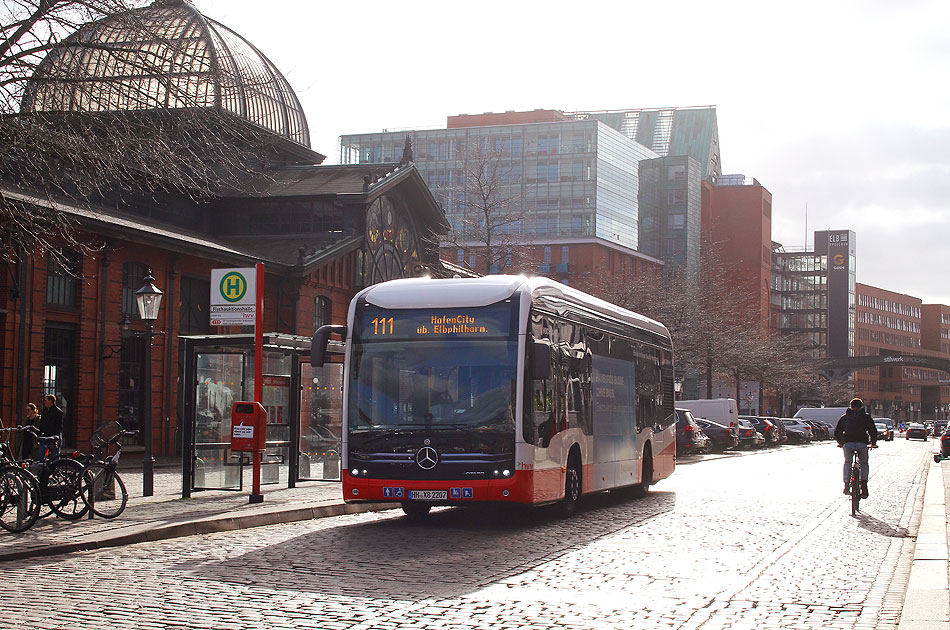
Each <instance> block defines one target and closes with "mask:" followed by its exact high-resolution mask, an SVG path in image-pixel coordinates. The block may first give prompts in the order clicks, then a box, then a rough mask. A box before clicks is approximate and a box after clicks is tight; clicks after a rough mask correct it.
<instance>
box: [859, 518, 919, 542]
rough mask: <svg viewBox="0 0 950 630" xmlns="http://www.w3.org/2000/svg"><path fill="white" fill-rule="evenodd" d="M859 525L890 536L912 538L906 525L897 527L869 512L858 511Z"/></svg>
mask: <svg viewBox="0 0 950 630" xmlns="http://www.w3.org/2000/svg"><path fill="white" fill-rule="evenodd" d="M856 518H857V519H858V527H860V528H861V529H866V530H868V531H869V532H873V533H875V534H880V535H882V536H887V537H888V538H910V534H908V533H907V528H906V527H895V526H894V525H891V524H889V523H885V522H884V521H882V520H880V519H878V518H874V517H873V516H870V515H869V514H862V513H858V515H857V517H856Z"/></svg>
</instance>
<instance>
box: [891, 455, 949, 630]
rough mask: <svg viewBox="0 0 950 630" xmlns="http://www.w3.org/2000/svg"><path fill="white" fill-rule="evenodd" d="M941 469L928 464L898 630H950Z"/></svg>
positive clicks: (945, 528)
mask: <svg viewBox="0 0 950 630" xmlns="http://www.w3.org/2000/svg"><path fill="white" fill-rule="evenodd" d="M944 493H945V490H944V479H943V469H942V468H941V466H940V464H935V463H933V462H930V464H929V466H928V469H927V480H926V486H925V488H924V501H923V510H922V513H921V521H920V526H919V528H918V531H917V540H916V543H915V545H914V558H913V561H912V563H911V569H910V577H909V578H908V583H907V591H906V592H905V593H904V605H903V607H902V610H901V616H900V625H899V626H898V629H899V630H918V629H919V630H924V629H927V630H944V629H947V630H950V572H948V559H950V556H948V544H947V511H946V499H945V494H944Z"/></svg>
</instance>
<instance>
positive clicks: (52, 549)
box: [0, 503, 399, 563]
mask: <svg viewBox="0 0 950 630" xmlns="http://www.w3.org/2000/svg"><path fill="white" fill-rule="evenodd" d="M398 507H399V504H398V503H353V504H351V503H331V504H329V505H313V506H310V507H300V508H290V509H285V510H281V509H277V510H273V511H268V512H263V513H257V514H245V515H242V516H223V517H220V518H212V519H207V520H197V521H185V522H182V523H174V524H171V525H163V526H159V527H149V526H148V525H143V526H142V529H141V530H139V531H137V532H134V533H131V534H120V535H116V536H111V537H109V536H108V535H105V537H103V538H100V539H93V540H87V541H80V542H69V543H58V544H54V545H49V546H46V547H38V548H33V549H27V550H23V551H7V552H0V563H2V562H10V561H13V560H24V559H27V558H39V557H46V556H55V555H60V554H64V553H75V552H77V551H94V550H96V549H107V548H109V547H121V546H124V545H134V544H136V543H143V542H156V541H159V540H169V539H171V538H184V537H186V536H194V535H196V534H214V533H217V532H227V531H234V530H238V529H250V528H252V527H263V526H265V525H278V524H281V523H293V522H297V521H309V520H315V519H320V518H328V517H331V516H342V515H344V514H362V513H364V512H382V511H385V510H393V509H396V508H398Z"/></svg>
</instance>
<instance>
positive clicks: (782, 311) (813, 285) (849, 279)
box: [771, 230, 857, 358]
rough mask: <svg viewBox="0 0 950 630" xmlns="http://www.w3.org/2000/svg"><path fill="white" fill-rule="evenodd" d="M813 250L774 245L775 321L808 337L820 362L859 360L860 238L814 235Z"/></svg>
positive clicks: (825, 233) (842, 234)
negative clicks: (856, 354)
mask: <svg viewBox="0 0 950 630" xmlns="http://www.w3.org/2000/svg"><path fill="white" fill-rule="evenodd" d="M814 244H815V245H814V248H813V249H812V250H811V251H786V249H785V248H784V247H783V246H782V245H781V244H779V243H773V246H772V299H771V305H772V321H773V322H775V323H776V324H777V329H778V330H781V331H782V332H787V333H796V334H799V335H804V336H805V338H807V339H808V340H809V345H810V346H811V348H812V350H813V352H814V354H815V357H816V358H820V357H849V356H854V345H855V301H856V298H855V285H856V272H857V270H856V266H857V264H856V260H857V257H856V237H855V233H854V232H853V231H851V230H821V231H816V232H815V233H814Z"/></svg>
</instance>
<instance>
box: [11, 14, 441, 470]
mask: <svg viewBox="0 0 950 630" xmlns="http://www.w3.org/2000/svg"><path fill="white" fill-rule="evenodd" d="M135 11H136V13H135V17H136V18H137V20H138V21H130V20H129V19H127V17H128V16H127V15H126V16H122V19H119V18H116V19H115V21H113V20H112V19H110V18H106V19H105V20H102V21H100V22H98V23H94V24H92V25H89V28H87V29H83V30H82V31H81V36H80V35H79V34H77V35H74V36H71V38H70V39H67V40H66V46H64V47H63V48H62V49H58V50H60V52H59V53H56V52H54V53H52V54H51V55H50V57H49V58H47V60H46V61H44V62H43V63H44V64H45V65H44V66H42V67H43V68H45V70H44V72H45V73H46V74H45V76H46V77H47V80H45V81H43V82H41V83H37V84H36V85H32V86H30V89H29V90H28V98H27V99H25V100H24V103H23V105H22V108H21V113H20V115H21V116H31V115H34V116H36V115H40V114H43V115H48V114H49V113H50V112H52V113H64V114H68V115H70V116H87V115H90V112H89V110H88V109H84V107H88V106H89V103H90V102H92V103H96V101H95V100H92V101H90V99H88V98H87V99H78V98H72V96H71V94H72V93H73V92H72V91H73V90H81V91H83V93H84V94H92V95H95V94H97V93H99V92H106V93H108V94H110V95H111V96H110V98H111V99H112V100H111V101H109V103H110V106H114V107H115V108H116V109H117V111H114V112H111V113H110V115H113V116H116V117H121V116H123V115H125V114H126V113H131V112H125V111H124V110H122V107H123V106H124V105H126V106H128V107H130V108H132V107H138V109H142V107H141V105H142V104H143V102H144V103H145V104H146V105H150V106H151V109H150V108H149V107H145V108H144V109H145V111H137V112H136V116H138V117H139V119H140V120H147V117H148V116H152V115H155V116H157V115H162V116H165V117H174V116H176V115H177V112H176V110H175V108H174V106H170V105H169V104H168V102H167V100H162V98H163V97H162V96H161V94H158V93H155V94H150V93H149V92H148V91H147V90H148V89H150V86H156V89H158V87H162V89H164V88H165V87H167V86H164V85H163V84H161V82H159V81H152V82H149V81H148V78H147V77H146V78H145V79H144V80H142V83H141V84H137V88H135V86H133V84H135V82H137V81H139V80H140V79H142V78H141V77H138V75H135V76H132V75H130V76H127V77H126V76H121V77H116V76H112V75H109V76H106V75H104V74H97V73H108V72H121V71H122V69H123V68H133V67H136V68H137V66H135V65H134V64H129V65H126V66H123V64H115V63H112V64H109V63H104V62H102V60H101V59H98V58H97V55H121V54H129V55H132V56H135V55H136V54H138V51H139V48H140V47H143V46H144V47H149V50H150V51H151V52H150V54H151V55H154V56H156V57H161V58H163V59H164V61H163V63H166V62H167V64H171V67H175V68H176V70H178V72H173V73H170V75H169V76H170V77H171V78H170V79H168V80H170V81H180V83H179V84H177V85H176V86H175V87H176V89H178V90H180V93H182V94H189V92H188V90H195V93H193V94H190V96H191V99H190V100H189V101H188V102H189V103H190V104H194V103H198V104H199V107H198V108H197V109H198V111H199V112H203V111H207V113H208V117H209V119H210V120H217V119H220V117H222V116H223V117H224V118H226V119H227V121H228V123H229V124H231V125H235V126H236V127H237V128H238V129H246V130H248V131H252V132H254V133H256V134H258V136H261V135H263V136H265V139H267V140H268V142H269V144H270V145H271V146H273V147H274V151H273V152H272V153H271V154H268V155H267V156H266V160H267V162H266V178H264V179H263V181H261V182H258V184H257V185H255V186H253V187H250V186H249V187H248V189H247V190H243V191H239V190H233V191H231V192H222V193H221V194H219V195H217V196H215V197H213V198H207V197H202V198H200V201H196V200H195V199H196V198H197V197H196V196H194V197H193V196H189V195H187V194H174V193H171V192H169V193H167V194H144V193H140V191H138V190H120V191H115V192H114V193H113V194H111V195H104V196H103V197H102V198H101V199H98V200H95V201H90V200H89V199H88V198H82V199H79V198H73V197H69V196H65V195H63V196H60V197H57V196H50V195H48V194H46V193H42V194H41V193H39V192H37V188H36V187H33V186H31V183H30V182H28V181H26V182H25V181H22V178H18V177H17V173H15V172H3V173H0V177H2V179H0V186H2V195H3V199H4V201H5V202H7V203H17V204H19V206H20V207H22V208H36V209H39V208H42V207H44V206H45V207H51V206H55V208H56V209H58V210H59V211H61V212H63V213H64V214H65V215H67V216H69V217H71V219H72V220H73V221H75V224H76V226H77V230H78V233H77V241H78V242H80V243H86V244H88V245H89V248H88V249H83V248H75V247H74V248H70V246H69V245H68V244H67V243H66V242H65V241H64V242H63V243H62V244H61V245H62V246H60V247H57V248H56V252H55V254H56V255H55V256H54V255H49V253H47V252H37V253H36V254H34V255H31V254H24V253H20V254H18V255H17V254H16V253H15V252H11V253H12V254H13V256H12V258H13V260H12V262H11V263H10V264H9V265H8V266H7V267H8V268H7V272H5V273H4V274H2V276H0V418H2V419H3V421H4V423H5V424H6V423H14V422H16V421H18V420H19V419H20V418H22V416H23V414H22V410H23V407H24V405H25V403H27V402H37V403H38V402H39V401H40V399H41V396H42V395H43V394H47V393H50V394H54V395H56V396H57V398H58V399H59V402H60V405H61V406H62V407H63V408H64V410H65V412H66V414H65V430H64V433H65V435H64V438H65V441H66V443H67V444H68V445H78V446H80V447H82V446H84V445H85V444H86V440H87V439H88V437H89V435H90V433H91V432H92V431H93V430H94V428H95V427H96V426H97V425H98V424H99V423H100V422H102V421H104V420H109V419H113V418H117V419H119V420H121V421H122V422H123V423H124V425H125V426H126V428H130V429H135V428H141V421H142V417H143V410H144V409H145V407H146V405H147V406H148V408H149V409H151V417H152V418H153V422H152V428H153V431H152V435H151V436H140V443H144V440H145V439H149V440H151V444H152V447H153V449H152V450H153V452H154V453H155V454H156V455H167V454H170V453H173V452H174V451H175V449H176V444H177V443H178V433H179V429H180V428H181V425H182V423H183V422H192V421H194V419H193V418H183V417H182V416H181V413H182V412H181V404H180V403H181V401H180V397H181V395H182V391H183V390H182V389H181V383H180V375H181V370H182V365H181V361H182V358H181V357H180V356H179V349H180V347H181V340H180V337H181V336H182V335H208V334H215V333H240V332H245V330H244V329H241V328H240V327H213V326H211V324H210V318H209V302H210V293H211V291H210V289H211V287H210V279H209V277H210V273H211V270H212V269H214V268H227V267H250V266H253V265H254V264H255V263H258V262H262V263H263V264H264V268H265V280H264V285H265V288H264V304H265V306H264V329H265V331H267V332H279V333H285V334H288V335H302V336H309V335H311V334H312V332H313V330H314V327H315V326H318V325H321V324H323V323H330V322H334V323H341V322H343V321H344V320H345V314H346V307H347V304H348V302H349V300H350V298H351V296H352V295H353V293H354V292H355V291H356V290H358V289H360V288H362V287H363V286H367V285H369V284H373V283H376V282H380V281H384V280H388V279H391V278H398V277H404V276H408V275H420V274H423V273H429V274H434V275H439V274H442V273H445V271H444V269H443V267H442V265H441V263H440V261H439V253H438V244H437V240H438V235H440V234H443V233H444V232H445V231H446V229H447V227H448V226H447V223H446V221H445V216H444V214H443V212H442V210H441V208H440V207H439V206H438V204H437V203H436V201H435V199H434V198H433V196H432V194H431V193H430V192H429V189H428V188H427V187H426V185H425V182H424V181H423V179H422V177H421V176H420V174H419V171H418V170H417V169H416V167H415V166H414V165H413V164H412V162H411V149H409V147H407V149H409V150H407V152H406V155H405V159H404V160H402V161H401V162H400V163H391V164H377V165H370V166H320V163H321V162H322V161H323V156H322V155H321V154H319V153H317V152H316V151H313V150H312V149H310V147H309V136H308V133H307V122H306V117H305V116H304V114H303V111H302V109H301V108H300V103H299V101H298V100H297V98H296V95H295V94H294V93H293V91H292V90H291V89H290V87H289V85H288V84H287V82H286V80H285V79H284V77H283V76H282V75H280V73H279V72H278V71H277V70H276V68H274V66H273V64H271V63H270V62H269V61H268V60H267V59H266V58H265V57H264V56H263V55H262V54H261V53H260V52H259V51H258V50H257V49H256V48H254V47H253V46H252V45H250V44H249V43H248V42H247V41H246V40H244V39H243V38H241V37H240V36H239V35H237V34H236V33H234V32H233V31H230V30H229V29H227V27H225V26H223V25H221V24H219V23H217V22H215V21H214V20H212V19H210V18H207V17H206V16H203V15H201V14H199V13H198V12H197V10H196V9H195V8H194V7H193V6H192V5H191V4H190V3H185V2H170V1H160V2H156V3H154V4H153V5H149V6H147V7H143V8H141V9H137V10H135ZM131 23H134V24H139V25H140V28H139V29H129V28H128V25H129V24H131ZM154 32H161V33H165V34H167V35H168V38H169V40H168V41H167V42H165V43H164V45H165V46H167V48H163V43H162V42H157V43H156V42H155V41H154V38H152V37H151V36H149V33H154ZM83 38H84V39H83ZM183 40H187V46H186V45H185V44H184V43H182V41H183ZM72 48H76V49H79V50H82V51H83V52H84V53H85V54H84V55H74V54H73V53H74V52H75V51H74V50H72ZM183 50H187V51H191V53H194V54H191V53H189V54H188V55H186V56H184V57H183V56H182V55H183V53H182V51H183ZM195 51H197V52H195ZM57 55H59V56H57ZM63 55H65V57H63ZM64 58H65V59H66V60H65V61H64ZM79 58H82V59H85V60H86V65H85V67H79V64H72V65H70V64H71V62H70V61H69V60H70V59H79ZM208 59H213V60H214V63H210V64H209V63H208V62H207V60H208ZM189 63H191V64H194V65H188V64H189ZM176 64H177V65H176ZM70 72H74V73H75V74H74V75H71V74H69V73H70ZM137 72H138V70H137ZM221 73H229V74H227V76H223V75H222V74H221ZM262 76H264V77H270V78H271V79H270V80H271V81H272V83H266V84H262V83H261V79H260V77H262ZM49 77H59V79H58V80H51V79H49ZM235 84H240V85H241V86H242V89H240V90H234V89H233V87H234V85H235ZM116 85H122V86H127V87H129V89H133V88H135V89H137V90H138V91H137V92H136V94H135V99H134V100H135V104H134V105H133V104H129V103H126V102H125V100H124V98H125V97H124V96H123V94H122V93H117V92H116V91H115V86H116ZM77 86H79V87H77ZM222 86H224V87H222ZM225 88H227V89H225ZM110 90H111V91H110ZM149 98H153V99H154V102H152V101H149V100H148V99H149ZM202 99H205V100H206V102H204V103H203V105H202ZM127 100H129V101H131V100H133V99H132V98H131V97H130V98H129V99H127ZM99 104H101V102H100V103H99ZM194 113H195V109H194V108H189V111H188V115H194ZM199 115H200V113H199ZM215 117H218V118H215ZM166 119H167V118H166ZM214 149H215V150H216V151H217V152H218V153H219V154H221V155H226V154H227V153H228V152H235V151H241V150H243V149H244V147H242V146H241V145H239V144H235V145H228V146H220V147H214ZM261 159H262V160H263V159H264V158H263V157H262V158H261ZM250 177H251V175H250V174H248V178H250ZM251 190H253V192H250V191H251ZM148 270H150V271H151V273H152V275H153V276H154V278H155V284H156V285H157V286H158V287H159V288H160V289H161V290H162V291H163V292H164V299H163V302H162V305H161V309H160V312H159V317H158V319H157V321H156V322H155V330H156V331H158V332H160V333H162V334H161V335H159V336H156V337H155V339H154V342H153V344H152V348H151V352H150V353H147V352H146V348H145V340H144V338H143V337H141V336H139V335H135V334H134V333H135V332H136V331H142V330H143V327H144V323H143V322H142V321H141V320H140V319H139V318H138V314H137V310H136V306H135V302H134V292H135V291H136V290H137V289H138V288H139V287H140V286H142V284H143V278H144V276H145V274H146V272H147V271H148ZM130 332H131V333H132V334H130ZM149 355H150V356H151V373H152V382H151V383H144V382H143V373H144V361H145V357H146V356H149ZM265 359H266V357H265ZM238 385H240V384H238ZM149 393H150V394H151V396H150V397H149V396H148V394H149ZM236 395H239V394H236ZM283 422H290V420H289V417H285V418H284V419H283ZM221 430H222V431H227V428H226V427H222V428H221ZM132 446H134V445H132Z"/></svg>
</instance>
